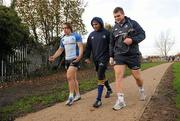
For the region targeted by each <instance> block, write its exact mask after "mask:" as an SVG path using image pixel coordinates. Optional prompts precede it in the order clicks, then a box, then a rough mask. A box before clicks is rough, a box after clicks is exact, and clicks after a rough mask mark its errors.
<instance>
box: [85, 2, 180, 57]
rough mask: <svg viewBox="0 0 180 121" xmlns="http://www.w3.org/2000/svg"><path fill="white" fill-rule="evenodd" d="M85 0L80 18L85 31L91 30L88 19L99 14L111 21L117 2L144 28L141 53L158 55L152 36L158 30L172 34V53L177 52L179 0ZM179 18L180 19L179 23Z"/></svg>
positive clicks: (179, 16) (154, 35)
mask: <svg viewBox="0 0 180 121" xmlns="http://www.w3.org/2000/svg"><path fill="white" fill-rule="evenodd" d="M85 1H86V2H88V4H87V7H86V9H85V12H84V14H83V20H84V23H85V25H86V27H87V30H88V32H90V31H92V30H93V29H92V27H91V25H90V22H91V19H92V18H93V17H95V16H98V17H101V18H102V19H103V20H104V22H105V23H110V24H111V25H113V24H114V18H113V9H114V8H115V7H117V6H120V7H122V8H123V9H124V11H125V15H126V16H128V17H130V18H131V19H133V20H136V21H137V22H138V23H139V24H140V25H141V26H142V28H143V29H144V30H145V32H146V39H145V40H144V41H142V42H141V43H140V44H139V45H140V51H141V52H142V54H143V55H144V56H147V55H158V54H159V51H158V49H157V48H156V44H155V40H158V38H159V36H160V33H161V32H166V31H169V33H170V36H171V37H172V38H175V44H174V46H173V48H172V49H171V51H170V53H169V54H171V55H174V54H177V53H179V52H180V30H179V28H180V0H85ZM178 22H179V23H178Z"/></svg>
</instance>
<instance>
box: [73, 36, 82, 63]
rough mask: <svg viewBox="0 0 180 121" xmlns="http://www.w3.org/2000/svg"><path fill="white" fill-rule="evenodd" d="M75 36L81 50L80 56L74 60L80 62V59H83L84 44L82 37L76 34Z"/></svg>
mask: <svg viewBox="0 0 180 121" xmlns="http://www.w3.org/2000/svg"><path fill="white" fill-rule="evenodd" d="M74 36H75V38H76V42H77V46H78V48H79V56H78V57H77V58H76V60H74V62H79V61H80V59H81V58H82V57H83V43H82V38H81V35H79V34H77V33H74Z"/></svg>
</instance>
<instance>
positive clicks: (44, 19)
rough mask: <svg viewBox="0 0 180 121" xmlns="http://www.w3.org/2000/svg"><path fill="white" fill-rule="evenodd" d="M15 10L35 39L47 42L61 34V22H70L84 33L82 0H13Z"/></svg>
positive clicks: (76, 29) (74, 27)
mask: <svg viewBox="0 0 180 121" xmlns="http://www.w3.org/2000/svg"><path fill="white" fill-rule="evenodd" d="M14 2H15V3H14V4H15V10H16V11H17V12H18V14H19V16H20V17H21V19H22V20H23V22H24V23H26V24H27V25H28V26H29V28H30V30H31V33H32V35H33V36H34V38H35V40H36V41H38V42H43V43H44V44H49V43H50V42H52V41H53V40H54V38H58V37H59V36H60V35H61V34H62V23H63V22H67V21H68V22H71V24H72V25H73V29H74V30H75V31H78V32H79V33H80V34H85V32H86V30H85V25H84V23H83V20H82V13H83V12H84V10H85V7H86V4H85V3H84V2H83V0H14Z"/></svg>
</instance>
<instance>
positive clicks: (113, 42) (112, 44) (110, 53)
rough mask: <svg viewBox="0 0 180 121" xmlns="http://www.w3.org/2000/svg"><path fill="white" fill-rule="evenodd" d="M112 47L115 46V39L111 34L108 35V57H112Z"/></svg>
mask: <svg viewBox="0 0 180 121" xmlns="http://www.w3.org/2000/svg"><path fill="white" fill-rule="evenodd" d="M114 46H115V37H114V35H113V33H112V32H111V34H110V43H109V56H110V57H112V58H113V57H114Z"/></svg>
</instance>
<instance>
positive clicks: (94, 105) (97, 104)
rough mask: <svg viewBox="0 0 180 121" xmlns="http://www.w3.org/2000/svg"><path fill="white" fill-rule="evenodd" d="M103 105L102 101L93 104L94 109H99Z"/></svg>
mask: <svg viewBox="0 0 180 121" xmlns="http://www.w3.org/2000/svg"><path fill="white" fill-rule="evenodd" d="M101 105H102V102H101V101H100V100H96V102H95V103H94V104H93V107H94V108H99V107H100V106H101Z"/></svg>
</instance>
